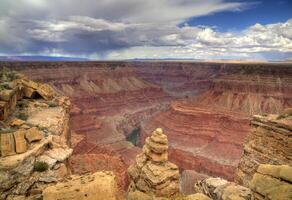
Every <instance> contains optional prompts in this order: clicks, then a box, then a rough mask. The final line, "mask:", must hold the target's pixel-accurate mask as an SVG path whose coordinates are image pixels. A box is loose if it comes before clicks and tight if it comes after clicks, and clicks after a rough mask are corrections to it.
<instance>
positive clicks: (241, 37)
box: [0, 0, 292, 59]
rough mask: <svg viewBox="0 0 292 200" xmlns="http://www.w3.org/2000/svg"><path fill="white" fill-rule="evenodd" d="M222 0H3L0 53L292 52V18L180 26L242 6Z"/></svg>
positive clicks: (135, 55) (106, 55) (164, 54)
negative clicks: (225, 26) (227, 26)
mask: <svg viewBox="0 0 292 200" xmlns="http://www.w3.org/2000/svg"><path fill="white" fill-rule="evenodd" d="M251 5H252V4H246V3H242V2H239V1H234V2H232V1H224V0H204V1H194V0H159V1H157V0H147V1H145V0H99V1H92V0H83V1H78V0H14V1H11V0H0V54H2V55H5V54H7V55H9V54H38V55H40V54H46V55H72V56H85V57H90V58H93V59H96V58H103V59H128V58H198V59H200V58H225V57H226V58H230V57H232V58H233V57H239V58H242V57H246V58H248V57H254V56H255V55H256V56H265V55H271V53H272V54H273V55H276V54H284V55H288V56H289V55H290V54H291V52H292V49H291V48H292V47H291V44H292V38H291V37H292V36H291V35H292V20H289V21H287V22H285V23H278V24H269V25H261V24H255V25H254V26H251V27H248V28H247V29H245V30H243V31H241V32H239V33H232V32H218V31H216V29H214V28H212V27H203V26H196V27H193V26H188V25H185V26H183V27H181V26H178V24H181V23H183V22H185V21H186V20H187V19H188V18H190V17H198V16H203V15H209V14H212V13H215V12H221V11H240V10H244V9H248V7H249V6H251Z"/></svg>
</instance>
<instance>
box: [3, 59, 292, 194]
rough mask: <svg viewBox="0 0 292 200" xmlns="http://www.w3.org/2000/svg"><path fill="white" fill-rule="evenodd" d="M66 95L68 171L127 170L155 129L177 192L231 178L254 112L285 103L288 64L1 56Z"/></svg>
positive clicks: (289, 98)
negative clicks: (178, 176)
mask: <svg viewBox="0 0 292 200" xmlns="http://www.w3.org/2000/svg"><path fill="white" fill-rule="evenodd" d="M0 65H1V66H4V67H7V68H11V69H14V70H16V71H19V72H21V73H23V74H25V75H26V76H28V77H29V78H30V79H32V80H35V81H39V82H43V83H48V84H50V85H51V86H52V87H53V88H54V89H55V90H56V91H57V92H59V93H61V94H62V95H65V96H68V97H69V98H70V101H71V103H72V109H71V112H70V127H71V130H72V134H71V136H70V141H71V146H72V148H73V149H74V150H73V154H72V156H71V157H70V159H69V165H70V168H71V170H72V172H73V173H76V174H81V173H84V172H89V171H91V172H95V171H98V170H111V171H113V172H115V174H116V175H117V177H118V185H119V187H120V188H122V189H126V188H127V187H128V185H129V180H128V177H127V173H126V171H127V168H128V167H129V166H130V165H131V164H133V162H134V160H135V156H136V155H137V154H139V153H140V152H141V147H142V146H143V145H144V141H145V138H147V137H148V136H150V135H149V134H151V133H152V132H153V131H154V130H155V129H156V128H157V127H160V128H163V130H164V133H165V134H166V135H167V137H168V140H169V160H170V161H171V162H173V163H175V164H176V165H177V166H178V167H179V169H180V171H181V173H182V174H186V175H185V176H183V177H192V178H188V179H187V178H186V179H184V178H183V179H182V182H183V184H182V185H184V187H183V191H184V192H185V193H191V192H192V191H191V190H192V187H189V186H190V185H194V183H195V182H196V181H198V180H200V179H201V178H202V177H206V176H219V177H222V178H225V179H227V180H230V181H232V180H233V179H234V175H235V171H236V168H237V166H238V164H239V160H240V157H241V155H242V154H243V143H244V141H245V140H246V138H247V134H248V132H249V131H250V126H249V123H250V119H251V116H252V115H254V114H261V115H264V114H265V113H280V112H282V111H283V110H284V109H285V108H289V107H292V64H281V63H212V62H209V63H203V62H167V61H164V62H158V61H144V62H140V61H137V62H134V61H131V62H130V61H129V62H126V61H125V62H1V63H0Z"/></svg>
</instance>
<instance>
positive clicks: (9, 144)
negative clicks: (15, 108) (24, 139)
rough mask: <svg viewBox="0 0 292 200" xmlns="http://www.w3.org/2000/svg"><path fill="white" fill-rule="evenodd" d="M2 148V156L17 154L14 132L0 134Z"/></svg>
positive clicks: (0, 146) (0, 147)
mask: <svg viewBox="0 0 292 200" xmlns="http://www.w3.org/2000/svg"><path fill="white" fill-rule="evenodd" d="M0 149H1V156H11V155H15V154H16V152H15V141H14V138H13V133H2V134H0Z"/></svg>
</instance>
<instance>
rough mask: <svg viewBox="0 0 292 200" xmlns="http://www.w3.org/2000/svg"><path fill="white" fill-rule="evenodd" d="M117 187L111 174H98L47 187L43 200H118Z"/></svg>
mask: <svg viewBox="0 0 292 200" xmlns="http://www.w3.org/2000/svg"><path fill="white" fill-rule="evenodd" d="M116 195H117V186H116V182H115V176H114V175H113V174H112V173H111V172H96V173H94V174H86V175H82V176H71V177H68V178H67V179H66V180H65V181H64V182H59V183H57V184H56V185H53V186H50V187H47V188H46V189H45V190H44V191H43V200H56V199H58V200H105V199H106V200H116V199H117V196H116Z"/></svg>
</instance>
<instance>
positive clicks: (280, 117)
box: [277, 114, 287, 120]
mask: <svg viewBox="0 0 292 200" xmlns="http://www.w3.org/2000/svg"><path fill="white" fill-rule="evenodd" d="M286 117H287V115H285V114H282V115H279V116H278V117H277V120H279V119H284V118H286Z"/></svg>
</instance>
